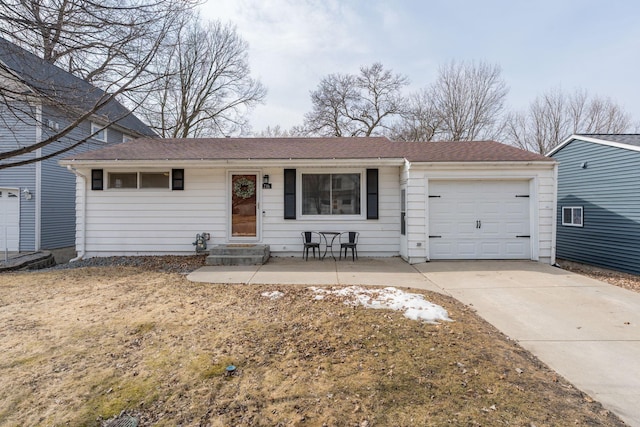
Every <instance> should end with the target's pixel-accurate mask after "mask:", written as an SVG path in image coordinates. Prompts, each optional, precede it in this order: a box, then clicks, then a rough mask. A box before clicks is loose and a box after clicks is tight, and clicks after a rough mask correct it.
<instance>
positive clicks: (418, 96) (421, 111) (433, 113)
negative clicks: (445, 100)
mask: <svg viewBox="0 0 640 427" xmlns="http://www.w3.org/2000/svg"><path fill="white" fill-rule="evenodd" d="M406 102H407V105H406V108H405V111H404V112H403V113H402V114H401V119H400V121H399V122H398V123H396V124H394V125H393V127H392V131H391V138H392V139H394V140H398V141H413V142H427V141H433V140H434V139H436V137H437V135H439V133H440V132H441V131H442V122H443V120H442V117H441V115H440V114H439V113H438V111H437V110H436V109H435V106H434V105H433V101H432V98H431V93H430V91H429V90H428V89H422V90H420V91H418V92H416V93H413V94H411V95H409V96H408V97H407V101H406Z"/></svg>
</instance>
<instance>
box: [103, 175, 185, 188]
mask: <svg viewBox="0 0 640 427" xmlns="http://www.w3.org/2000/svg"><path fill="white" fill-rule="evenodd" d="M103 173H104V175H103V177H102V179H103V188H104V190H106V191H118V192H126V191H172V188H171V183H172V182H173V171H172V170H171V169H169V170H105V171H104V172H103ZM112 173H135V174H136V187H135V188H131V187H128V188H118V187H111V186H110V185H109V182H110V178H109V175H110V174H112ZM143 173H169V185H168V186H167V187H166V188H164V187H162V188H160V187H158V188H142V187H140V184H141V174H143Z"/></svg>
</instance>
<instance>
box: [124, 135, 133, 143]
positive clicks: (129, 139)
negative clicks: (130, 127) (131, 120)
mask: <svg viewBox="0 0 640 427" xmlns="http://www.w3.org/2000/svg"><path fill="white" fill-rule="evenodd" d="M129 141H133V137H132V136H129V135H126V134H122V142H129Z"/></svg>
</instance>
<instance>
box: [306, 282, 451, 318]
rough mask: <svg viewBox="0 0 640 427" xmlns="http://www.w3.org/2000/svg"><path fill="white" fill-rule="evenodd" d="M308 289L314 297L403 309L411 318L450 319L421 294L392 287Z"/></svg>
mask: <svg viewBox="0 0 640 427" xmlns="http://www.w3.org/2000/svg"><path fill="white" fill-rule="evenodd" d="M310 289H311V290H312V291H313V292H314V293H315V294H316V295H315V299H324V296H325V295H336V296H339V297H343V298H345V301H344V303H345V304H349V305H362V306H364V307H367V308H376V309H387V310H398V311H404V316H405V317H407V318H409V319H411V320H422V321H424V322H427V323H438V321H439V320H441V321H446V322H451V321H452V320H451V319H450V318H449V313H448V312H447V310H445V309H444V308H443V307H441V306H439V305H437V304H433V303H432V302H430V301H427V300H426V299H424V296H423V295H420V294H412V293H408V292H404V291H401V290H400V289H397V288H393V287H388V288H384V289H365V288H362V287H360V286H348V287H345V288H340V289H323V288H317V287H311V288H310Z"/></svg>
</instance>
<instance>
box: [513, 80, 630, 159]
mask: <svg viewBox="0 0 640 427" xmlns="http://www.w3.org/2000/svg"><path fill="white" fill-rule="evenodd" d="M632 128H633V123H632V120H631V116H630V115H629V114H627V113H626V112H625V111H624V110H623V109H622V108H621V107H620V106H619V105H617V104H616V103H614V102H613V101H612V100H611V99H609V98H601V97H598V96H594V97H591V96H589V94H588V93H587V91H586V90H581V89H578V90H575V91H574V92H573V93H570V94H567V93H564V92H562V91H561V90H560V89H552V90H549V91H547V92H545V93H544V94H542V95H540V96H538V97H537V98H536V99H535V100H534V101H533V102H532V103H531V104H530V105H529V108H528V110H526V111H524V112H515V113H511V114H509V115H508V116H507V118H506V124H505V128H504V138H505V141H506V142H508V143H510V144H512V145H515V146H517V147H520V148H523V149H525V150H529V151H534V152H537V153H540V154H545V153H547V152H549V151H550V150H551V149H552V148H553V147H555V146H556V145H557V144H559V143H560V142H562V140H563V139H565V138H567V137H568V136H569V135H571V134H573V133H624V132H627V131H629V130H630V129H632Z"/></svg>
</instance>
